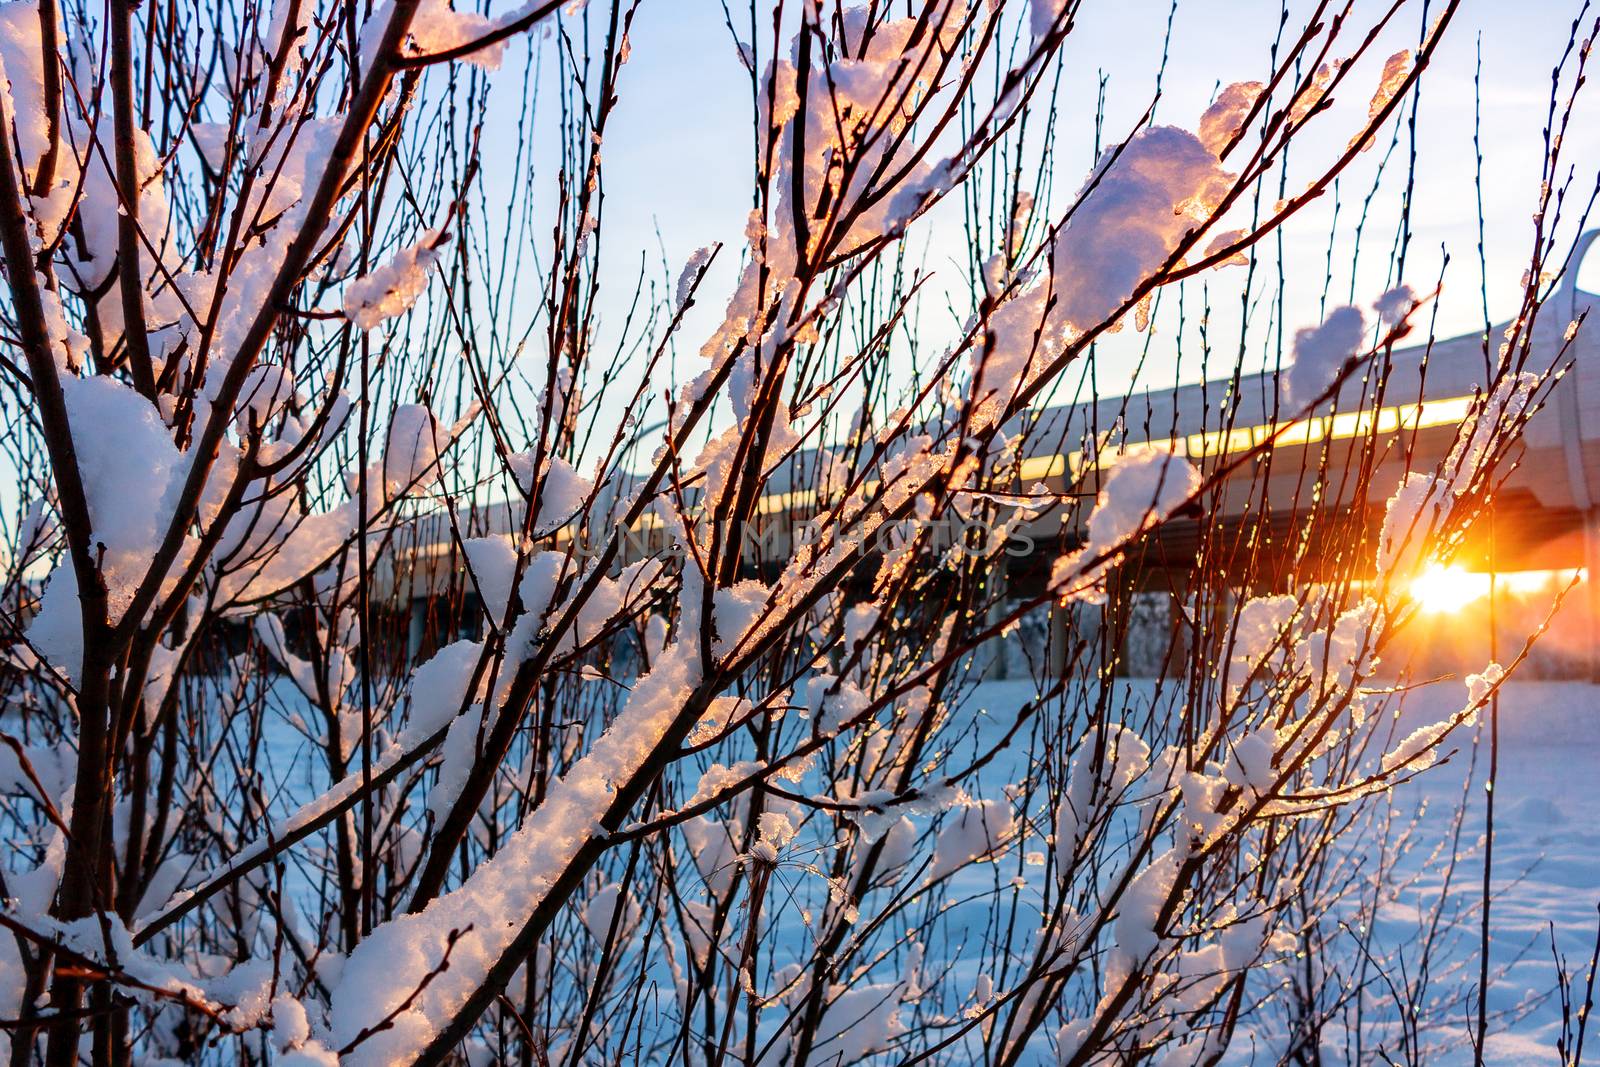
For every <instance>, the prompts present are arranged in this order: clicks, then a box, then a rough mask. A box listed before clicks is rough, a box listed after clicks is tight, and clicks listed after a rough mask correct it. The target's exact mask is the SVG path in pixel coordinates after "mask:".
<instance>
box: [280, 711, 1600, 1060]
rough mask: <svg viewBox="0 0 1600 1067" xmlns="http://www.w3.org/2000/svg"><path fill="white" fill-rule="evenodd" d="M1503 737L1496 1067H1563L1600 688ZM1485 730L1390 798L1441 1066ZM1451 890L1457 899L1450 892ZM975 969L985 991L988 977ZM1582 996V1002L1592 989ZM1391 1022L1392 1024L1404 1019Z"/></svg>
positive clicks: (1394, 930) (299, 776)
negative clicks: (1424, 942)
mask: <svg viewBox="0 0 1600 1067" xmlns="http://www.w3.org/2000/svg"><path fill="white" fill-rule="evenodd" d="M1117 685H1118V686H1119V688H1120V689H1123V690H1124V691H1125V699H1126V700H1128V701H1133V702H1140V701H1143V702H1148V700H1149V698H1150V693H1151V690H1152V688H1153V685H1152V683H1149V682H1140V681H1128V682H1118V683H1117ZM275 692H276V693H278V694H279V695H280V696H282V697H283V698H284V710H288V708H289V707H290V706H292V705H293V704H294V703H296V701H295V699H294V697H293V695H292V687H289V686H287V685H283V686H276V687H275ZM1035 692H1036V688H1035V686H1034V685H1033V683H1031V682H1028V681H1003V682H984V683H981V684H979V685H978V686H977V687H976V689H975V690H974V691H973V692H972V693H971V695H970V696H969V698H968V700H967V701H966V702H965V704H964V706H963V712H962V714H973V713H981V714H982V721H983V723H984V725H983V726H982V727H981V728H980V730H979V731H978V735H979V739H984V738H988V739H993V738H994V737H997V736H998V734H999V733H1000V732H1001V731H1003V730H1004V729H1005V727H1006V726H1007V725H1008V724H1009V723H1010V722H1011V721H1012V719H1013V717H1014V714H1015V711H1016V709H1017V708H1019V707H1020V706H1021V705H1022V704H1023V703H1024V702H1025V701H1027V700H1028V699H1029V698H1030V697H1032V696H1033V695H1034V694H1035ZM1461 692H1462V690H1461V685H1460V683H1458V682H1442V683H1439V684H1436V685H1433V686H1430V687H1427V688H1425V689H1423V690H1421V691H1419V692H1416V693H1413V694H1411V695H1410V696H1409V697H1408V698H1407V703H1406V711H1405V713H1404V717H1403V721H1402V722H1401V724H1400V725H1399V727H1398V728H1397V729H1398V730H1399V732H1400V733H1401V734H1402V735H1403V734H1404V733H1406V732H1409V730H1410V729H1411V728H1412V723H1411V720H1413V719H1414V720H1415V723H1416V724H1417V725H1420V724H1422V723H1425V722H1432V721H1435V720H1437V719H1439V718H1441V717H1443V716H1444V715H1445V714H1447V713H1449V712H1451V711H1454V710H1455V709H1457V708H1459V706H1460V697H1461ZM1499 726H1500V759H1499V770H1498V782H1499V784H1498V788H1497V790H1496V794H1497V796H1498V802H1497V810H1496V832H1495V838H1494V879H1493V886H1494V898H1493V904H1492V909H1491V923H1492V938H1493V941H1492V944H1493V948H1492V952H1491V970H1492V971H1493V972H1494V976H1495V977H1494V980H1493V983H1492V985H1491V989H1490V995H1489V1009H1490V1012H1491V1013H1492V1023H1491V1026H1490V1037H1489V1043H1488V1052H1487V1056H1486V1061H1487V1062H1488V1063H1491V1064H1498V1065H1506V1067H1510V1065H1515V1064H1545V1063H1549V1064H1559V1063H1560V1062H1561V1061H1560V1058H1559V1055H1558V1053H1557V1049H1556V1041H1557V1037H1558V1035H1559V1032H1560V1025H1561V1012H1560V1006H1559V1003H1558V1002H1557V1000H1556V999H1555V998H1554V997H1553V996H1552V995H1551V992H1552V989H1553V987H1554V984H1555V973H1556V972H1555V965H1554V962H1553V959H1552V954H1551V936H1552V932H1553V934H1554V936H1555V939H1556V943H1557V946H1558V947H1559V949H1560V951H1561V952H1562V954H1563V955H1564V956H1565V957H1566V959H1567V963H1568V969H1569V972H1571V973H1573V974H1574V975H1575V978H1574V981H1575V983H1578V984H1580V985H1581V982H1582V977H1583V973H1584V971H1585V970H1586V968H1587V965H1588V960H1589V955H1590V952H1591V951H1592V949H1593V946H1594V939H1595V933H1596V921H1597V911H1596V908H1597V905H1600V789H1597V788H1596V786H1597V782H1600V686H1591V685H1587V684H1582V683H1568V682H1513V683H1510V684H1509V685H1508V686H1507V687H1506V688H1505V689H1504V691H1503V694H1502V698H1501V706H1500V712H1499ZM1486 729H1487V723H1485V724H1484V730H1485V732H1484V734H1483V735H1482V737H1481V739H1480V738H1479V737H1476V736H1475V735H1474V734H1473V733H1471V732H1466V733H1460V734H1458V735H1456V736H1455V737H1454V738H1453V739H1452V741H1451V743H1450V744H1449V745H1448V746H1447V748H1446V751H1447V752H1450V753H1451V754H1450V756H1449V757H1448V758H1447V759H1446V760H1444V761H1443V762H1442V763H1441V764H1440V765H1438V766H1436V767H1433V768H1431V769H1430V770H1429V771H1427V772H1426V773H1425V774H1423V775H1422V776H1420V777H1419V778H1417V779H1415V780H1413V781H1411V782H1408V783H1406V784H1405V785H1403V786H1402V787H1400V788H1399V789H1397V790H1396V791H1395V793H1394V794H1393V795H1392V797H1391V798H1390V803H1391V807H1392V809H1393V811H1394V812H1395V815H1396V817H1395V820H1394V822H1393V823H1392V826H1393V827H1396V828H1398V829H1397V830H1396V832H1397V833H1399V832H1409V833H1410V834H1411V845H1410V848H1409V851H1408V853H1407V855H1406V857H1405V858H1404V860H1403V861H1402V863H1401V865H1400V869H1399V871H1398V872H1397V874H1396V877H1395V879H1394V881H1395V882H1396V883H1397V884H1398V886H1399V891H1398V894H1397V896H1396V897H1395V898H1394V899H1392V900H1389V901H1388V902H1387V903H1385V904H1384V906H1383V907H1382V909H1381V912H1380V918H1379V922H1378V925H1377V930H1376V939H1375V940H1376V942H1378V943H1379V944H1380V946H1381V945H1382V944H1388V945H1390V946H1394V945H1409V944H1412V943H1414V941H1415V938H1416V934H1417V931H1418V929H1419V926H1420V925H1423V924H1427V923H1428V922H1430V921H1432V920H1433V917H1434V915H1435V913H1436V912H1437V913H1438V914H1439V915H1440V916H1442V917H1443V918H1442V922H1441V925H1443V926H1445V927H1447V928H1449V929H1448V931H1447V932H1446V933H1445V934H1443V935H1442V936H1441V937H1440V938H1439V941H1438V944H1439V949H1438V951H1437V954H1436V956H1435V958H1434V959H1433V960H1432V961H1431V962H1430V966H1431V970H1432V973H1433V975H1434V985H1433V996H1432V997H1431V998H1430V999H1431V1000H1432V1001H1433V1002H1434V1003H1433V1006H1432V1008H1431V1011H1432V1013H1433V1016H1434V1018H1435V1020H1436V1024H1435V1026H1434V1027H1433V1028H1432V1029H1430V1030H1427V1031H1425V1032H1424V1033H1423V1034H1422V1042H1423V1044H1424V1047H1425V1050H1426V1055H1425V1056H1424V1057H1422V1058H1423V1059H1424V1060H1425V1062H1428V1063H1431V1064H1447V1065H1454V1064H1463V1063H1471V1062H1472V1055H1471V1049H1470V1047H1469V1045H1468V1044H1467V1035H1468V1033H1469V1023H1468V1011H1469V1008H1470V1007H1471V1006H1472V1003H1471V992H1470V991H1471V990H1473V989H1475V982H1476V975H1477V967H1478V964H1477V957H1478V953H1477V946H1478V940H1477V938H1478V921H1479V912H1478V910H1477V908H1478V902H1479V899H1480V892H1481V880H1482V876H1483V851H1482V835H1483V826H1484V810H1485V792H1484V788H1483V783H1484V779H1485V777H1486V772H1487V763H1488V747H1487V733H1486ZM304 746H305V741H304V738H303V737H300V736H298V735H297V734H295V733H294V732H293V731H291V730H289V729H288V728H287V726H286V725H284V726H283V727H281V728H280V729H279V730H269V746H268V747H269V756H268V758H269V760H270V761H271V763H272V765H273V773H274V774H275V775H277V776H279V778H278V780H280V781H282V782H284V783H285V784H286V785H287V786H288V788H287V789H286V790H285V793H284V795H283V796H281V798H280V802H281V803H283V804H284V805H286V807H287V806H290V805H292V804H293V803H295V802H296V801H299V800H303V799H305V798H307V797H309V796H311V795H313V793H314V792H315V790H316V789H317V788H318V786H319V783H317V782H315V781H312V780H311V777H312V776H308V775H307V773H306V770H305V768H306V765H307V761H306V759H305V756H306V752H305V748H304ZM1024 747H1025V746H1018V747H1016V748H1013V749H1011V750H1009V752H1008V754H1006V755H1004V756H1002V758H1000V759H998V760H996V761H995V763H994V764H993V765H991V766H990V767H988V768H986V770H985V772H984V773H983V775H982V776H981V777H982V780H981V781H980V782H978V783H975V784H974V787H973V789H974V792H975V793H981V795H985V796H999V795H1000V790H1001V789H1002V787H1003V786H1004V784H1006V783H1008V782H1016V781H1018V780H1019V779H1020V777H1021V776H1022V775H1024V774H1026V771H1025V769H1024V767H1023V765H1022V763H1021V760H1022V759H1023V758H1025V754H1024V752H1023V751H1022V749H1023V748H1024ZM1008 761H1009V762H1008ZM290 768H292V769H290ZM286 770H288V773H285V771H286ZM1464 797H1465V799H1466V803H1467V809H1466V813H1465V817H1464V818H1463V819H1462V821H1461V824H1460V831H1459V842H1460V851H1459V855H1458V857H1457V860H1456V862H1455V864H1454V865H1453V866H1452V865H1451V864H1450V863H1449V862H1448V856H1449V849H1450V845H1451V840H1452V838H1453V837H1455V836H1456V813H1457V811H1458V810H1459V807H1460V805H1461V803H1462V801H1463V798H1464ZM1028 847H1037V845H1036V844H1034V845H1029V846H1028ZM1351 847H1352V849H1353V850H1367V851H1370V852H1372V853H1373V854H1375V853H1376V850H1375V848H1374V846H1373V843H1372V842H1371V841H1370V840H1368V839H1366V838H1362V839H1359V840H1352V842H1351ZM992 878H993V868H991V867H988V866H987V865H979V866H978V867H976V868H972V869H970V870H968V871H964V872H962V873H961V874H959V875H957V877H956V878H955V879H954V880H953V881H952V884H951V886H950V891H949V895H950V896H951V897H952V898H962V897H968V896H969V893H970V900H969V901H968V902H967V903H965V904H963V905H962V907H961V908H960V909H959V911H958V912H956V913H952V914H951V916H950V920H951V923H950V930H949V932H950V933H951V934H952V940H951V943H953V944H959V943H960V942H961V940H962V938H961V936H960V934H961V932H962V928H963V927H964V928H965V930H966V932H967V933H968V934H969V935H970V936H973V937H981V936H982V932H983V931H984V929H985V927H986V926H987V925H988V923H989V921H990V919H991V918H992V916H991V915H990V914H989V909H990V907H991V906H992V902H993V900H994V899H995V898H994V897H993V896H992V895H991V894H990V892H989V890H990V889H992ZM1447 884H1448V892H1444V891H1445V889H1446V886H1447ZM1442 892H1443V893H1444V902H1443V907H1442V908H1440V907H1439V906H1438V905H1439V904H1440V897H1441V893H1442ZM779 921H780V922H781V921H782V920H781V918H780V919H779ZM797 921H798V920H797ZM798 929H799V928H798V927H797V932H798ZM1405 952H1406V959H1407V964H1406V965H1407V966H1408V967H1409V966H1413V965H1414V964H1415V958H1414V957H1413V956H1412V955H1411V954H1410V953H1411V952H1412V950H1411V949H1410V948H1407V949H1406V950H1405ZM955 962H956V967H955V971H956V972H957V973H964V970H965V969H967V968H965V967H964V965H963V964H962V962H961V961H955ZM975 966H976V965H975V964H974V965H972V968H971V969H972V974H971V976H970V977H971V978H972V979H976V977H977V972H976V969H975ZM1379 985H1380V983H1376V982H1375V983H1374V986H1379ZM1377 996H1378V994H1377V993H1374V997H1377ZM1576 999H1577V1000H1578V1001H1579V1003H1581V999H1582V998H1581V990H1580V992H1579V994H1578V995H1577V997H1576ZM1388 1007H1390V1005H1385V1004H1382V1003H1379V1004H1377V1005H1376V1006H1375V1009H1374V1014H1379V1015H1381V1014H1383V1013H1384V1010H1385V1009H1386V1008H1388ZM1388 1014H1389V1015H1390V1016H1392V1015H1393V1013H1392V1011H1390V1012H1388ZM1373 1033H1376V1029H1374V1030H1373ZM1370 1036H1371V1035H1370V1034H1369V1037H1370ZM1251 1038H1254V1044H1255V1049H1254V1054H1253V1058H1252V1053H1251V1048H1250V1045H1251V1040H1250V1039H1251ZM1325 1040H1326V1042H1327V1043H1328V1044H1329V1045H1330V1046H1334V1047H1330V1048H1329V1052H1330V1058H1329V1060H1328V1062H1344V1059H1345V1052H1346V1050H1345V1047H1344V1035H1343V1034H1342V1033H1338V1034H1330V1035H1329V1036H1328V1037H1327V1038H1326V1039H1325ZM1273 1045H1274V1039H1273V1035H1272V1034H1270V1033H1266V1032H1258V1033H1254V1034H1250V1035H1244V1037H1243V1039H1242V1040H1240V1041H1237V1042H1236V1043H1235V1050H1234V1051H1235V1052H1236V1053H1238V1055H1237V1056H1236V1057H1230V1060H1229V1061H1228V1062H1230V1063H1231V1062H1238V1063H1260V1062H1267V1063H1271V1062H1274V1060H1275V1059H1276V1056H1275V1055H1273V1054H1267V1053H1266V1052H1265V1050H1267V1049H1271V1048H1272V1047H1273ZM1040 1046H1041V1047H1040V1049H1039V1053H1040V1056H1039V1062H1041V1063H1047V1062H1050V1061H1051V1056H1050V1053H1049V1049H1048V1048H1047V1047H1046V1042H1045V1040H1044V1038H1043V1035H1041V1041H1040ZM1368 1051H1369V1053H1370V1051H1371V1045H1370V1043H1369V1045H1368ZM974 1052H975V1050H974ZM1391 1054H1393V1053H1391ZM1395 1061H1396V1062H1404V1059H1403V1058H1402V1057H1401V1056H1399V1055H1395ZM1379 1062H1381V1061H1379Z"/></svg>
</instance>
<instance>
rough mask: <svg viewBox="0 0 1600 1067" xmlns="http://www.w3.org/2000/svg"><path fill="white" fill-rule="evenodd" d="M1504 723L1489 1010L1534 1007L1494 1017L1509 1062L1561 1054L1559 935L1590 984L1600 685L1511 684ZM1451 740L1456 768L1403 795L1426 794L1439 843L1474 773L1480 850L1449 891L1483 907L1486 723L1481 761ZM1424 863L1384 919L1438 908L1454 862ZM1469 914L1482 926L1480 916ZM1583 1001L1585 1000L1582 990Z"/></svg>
mask: <svg viewBox="0 0 1600 1067" xmlns="http://www.w3.org/2000/svg"><path fill="white" fill-rule="evenodd" d="M1436 688H1443V687H1436ZM1431 696H1434V694H1432V693H1428V694H1423V699H1422V700H1421V701H1419V704H1420V705H1422V707H1419V708H1418V711H1422V710H1424V709H1425V710H1427V711H1442V710H1444V709H1443V706H1442V705H1440V704H1437V703H1435V702H1433V701H1431V700H1429V699H1428V697H1431ZM1419 717H1420V716H1419ZM1499 728H1500V729H1499V732H1500V760H1499V769H1498V777H1497V784H1496V788H1495V792H1496V796H1497V797H1498V799H1497V801H1496V806H1495V835H1494V879H1493V883H1492V884H1493V892H1494V899H1493V902H1492V904H1491V908H1490V926H1491V936H1492V939H1493V940H1492V948H1491V952H1490V964H1491V969H1493V970H1497V971H1499V975H1498V977H1497V978H1496V979H1495V981H1494V982H1493V983H1492V984H1491V986H1490V990H1489V1010H1490V1012H1491V1013H1493V1012H1495V1011H1497V1010H1499V1011H1504V1012H1522V1011H1526V1012H1527V1014H1526V1015H1525V1016H1524V1017H1522V1018H1520V1019H1514V1020H1513V1019H1508V1020H1505V1021H1504V1022H1499V1023H1495V1024H1492V1025H1491V1027H1490V1036H1489V1040H1488V1044H1487V1047H1486V1054H1485V1060H1486V1062H1489V1063H1495V1064H1505V1065H1507V1067H1509V1065H1512V1064H1535V1063H1551V1064H1556V1063H1560V1062H1561V1061H1560V1058H1559V1056H1558V1054H1557V1051H1556V1040H1557V1037H1558V1036H1559V1033H1560V1019H1561V1012H1560V1006H1559V1004H1558V1002H1557V1000H1556V998H1554V997H1553V996H1551V995H1550V994H1551V992H1552V990H1553V987H1554V984H1555V962H1554V957H1553V956H1552V953H1551V935H1552V933H1553V934H1554V937H1555V941H1556V947H1557V948H1558V949H1559V950H1560V952H1561V953H1562V954H1563V955H1564V956H1565V957H1566V961H1567V966H1568V970H1569V973H1572V974H1573V976H1574V983H1575V984H1576V985H1580V986H1581V982H1582V980H1583V975H1584V972H1585V971H1586V970H1587V968H1588V963H1589V957H1590V954H1591V952H1592V951H1593V949H1594V943H1595V936H1596V919H1597V911H1596V908H1597V906H1600V687H1596V686H1591V685H1586V684H1581V683H1570V682H1523V683H1512V684H1511V685H1510V686H1508V687H1507V689H1506V691H1505V692H1504V693H1503V695H1502V698H1501V702H1500V720H1499ZM1454 747H1456V748H1457V749H1458V751H1457V754H1456V755H1455V757H1454V758H1453V759H1452V760H1451V761H1450V762H1449V763H1448V764H1447V765H1445V766H1441V767H1435V768H1433V769H1432V770H1431V771H1430V772H1429V773H1428V774H1426V775H1424V776H1423V777H1422V778H1421V779H1420V780H1418V781H1416V782H1413V783H1410V784H1409V785H1407V786H1405V787H1402V788H1401V789H1400V790H1397V791H1396V797H1395V803H1396V805H1397V806H1405V805H1412V804H1415V803H1416V802H1417V801H1418V800H1426V801H1427V802H1428V803H1429V810H1430V815H1428V816H1425V818H1424V822H1423V827H1424V834H1425V835H1426V836H1428V837H1431V838H1433V839H1434V841H1436V840H1437V839H1438V838H1439V837H1440V836H1441V835H1443V834H1445V833H1447V832H1448V831H1449V829H1450V817H1451V815H1452V812H1453V808H1454V806H1455V805H1456V804H1457V803H1458V802H1459V800H1460V798H1461V795H1462V787H1463V785H1464V784H1465V782H1466V777H1467V775H1468V774H1469V773H1470V774H1471V775H1472V777H1473V781H1472V783H1471V789H1470V792H1469V794H1468V798H1469V799H1468V807H1467V813H1466V818H1465V820H1464V822H1463V825H1462V829H1463V833H1462V841H1463V842H1464V843H1467V844H1470V846H1471V852H1470V855H1468V856H1466V857H1464V858H1463V862H1462V864H1461V865H1460V866H1458V868H1457V877H1456V879H1455V881H1454V884H1453V885H1452V886H1451V887H1450V898H1451V900H1452V901H1453V902H1455V903H1456V904H1457V905H1458V906H1460V907H1462V908H1465V907H1467V906H1469V905H1470V906H1475V905H1476V902H1477V900H1478V899H1479V896H1480V894H1481V890H1482V881H1481V880H1482V876H1483V855H1482V851H1481V843H1482V838H1483V830H1484V814H1485V810H1486V801H1485V792H1484V788H1483V782H1484V780H1485V779H1486V777H1487V769H1488V768H1487V765H1488V743H1487V727H1486V726H1485V728H1484V731H1483V734H1482V735H1481V737H1480V740H1479V741H1478V748H1477V760H1476V766H1475V767H1474V766H1473V758H1472V757H1473V738H1471V737H1462V738H1459V739H1457V741H1456V743H1455V746H1454ZM1433 843H1434V842H1433V841H1428V842H1426V844H1428V845H1430V846H1431V845H1432V844H1433ZM1420 867H1421V870H1420V872H1419V877H1418V881H1417V883H1416V886H1415V888H1414V890H1413V892H1412V893H1410V894H1408V895H1407V896H1406V897H1404V898H1402V899H1401V900H1399V901H1396V902H1395V903H1393V904H1392V905H1391V906H1390V907H1389V908H1388V909H1387V913H1386V918H1387V919H1388V921H1389V922H1391V923H1393V924H1395V925H1396V926H1400V925H1401V924H1410V925H1411V926H1412V927H1414V926H1415V924H1416V921H1417V915H1418V913H1419V908H1428V907H1430V906H1431V905H1432V904H1433V903H1434V902H1435V901H1437V899H1438V897H1439V894H1440V892H1441V889H1442V887H1443V883H1444V880H1445V869H1446V868H1445V865H1444V864H1442V863H1440V862H1438V861H1437V860H1435V861H1433V862H1427V863H1422V864H1420ZM1470 922H1471V924H1472V926H1473V931H1474V933H1475V931H1476V926H1477V922H1478V916H1477V914H1476V913H1474V914H1473V915H1472V916H1471V919H1470ZM1455 947H1456V951H1455V953H1454V955H1455V956H1456V957H1457V958H1458V959H1464V958H1467V955H1468V953H1470V956H1471V958H1472V960H1473V961H1474V963H1473V966H1475V965H1476V964H1475V960H1476V941H1475V940H1474V941H1470V942H1469V943H1468V944H1466V945H1459V944H1458V945H1457V946H1455ZM1575 1000H1576V1001H1577V1003H1578V1004H1579V1005H1581V1003H1582V995H1581V989H1580V991H1579V993H1578V994H1577V995H1576V996H1575ZM1574 1010H1575V1011H1576V1006H1575V1008H1574ZM1458 1014H1459V1013H1458ZM1462 1025H1463V1026H1464V1025H1465V1024H1464V1022H1463V1024H1462ZM1439 1036H1443V1035H1439ZM1436 1062H1448V1063H1456V1062H1468V1063H1470V1062H1471V1052H1470V1049H1469V1048H1465V1047H1463V1048H1460V1049H1459V1050H1458V1051H1457V1052H1456V1053H1455V1054H1454V1055H1448V1056H1441V1057H1439V1058H1438V1059H1437V1060H1436Z"/></svg>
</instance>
